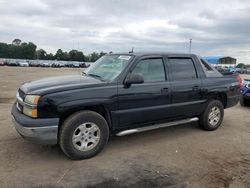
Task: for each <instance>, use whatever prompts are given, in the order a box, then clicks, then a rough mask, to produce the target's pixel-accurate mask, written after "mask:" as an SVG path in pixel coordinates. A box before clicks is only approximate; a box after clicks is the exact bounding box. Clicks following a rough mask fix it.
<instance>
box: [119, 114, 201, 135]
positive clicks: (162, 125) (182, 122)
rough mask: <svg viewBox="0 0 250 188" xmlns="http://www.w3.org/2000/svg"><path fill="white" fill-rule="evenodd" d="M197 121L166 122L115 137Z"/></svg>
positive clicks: (125, 132) (126, 131) (131, 130)
mask: <svg viewBox="0 0 250 188" xmlns="http://www.w3.org/2000/svg"><path fill="white" fill-rule="evenodd" d="M198 120H199V118H197V117H194V118H190V119H183V120H178V121H172V122H168V123H162V124H154V125H151V126H145V127H141V128H136V129H129V130H125V131H121V132H119V133H117V134H116V136H125V135H129V134H134V133H139V132H144V131H150V130H154V129H160V128H164V127H170V126H173V125H179V124H184V123H191V122H195V121H198Z"/></svg>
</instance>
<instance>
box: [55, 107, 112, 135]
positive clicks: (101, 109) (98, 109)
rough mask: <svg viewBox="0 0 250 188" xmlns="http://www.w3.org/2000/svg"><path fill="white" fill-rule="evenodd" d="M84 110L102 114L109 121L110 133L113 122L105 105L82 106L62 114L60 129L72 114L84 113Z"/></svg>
mask: <svg viewBox="0 0 250 188" xmlns="http://www.w3.org/2000/svg"><path fill="white" fill-rule="evenodd" d="M84 110H90V111H93V112H96V113H98V114H100V115H101V116H102V117H104V119H105V120H106V121H107V123H108V126H109V129H110V131H111V130H112V120H111V116H110V113H109V110H108V109H107V108H106V107H105V106H104V105H91V106H82V107H76V108H70V109H67V110H65V111H64V112H62V113H61V114H60V116H59V129H60V127H61V125H62V124H63V122H64V121H65V120H66V119H67V118H68V117H69V116H70V115H72V114H74V113H76V112H79V111H84Z"/></svg>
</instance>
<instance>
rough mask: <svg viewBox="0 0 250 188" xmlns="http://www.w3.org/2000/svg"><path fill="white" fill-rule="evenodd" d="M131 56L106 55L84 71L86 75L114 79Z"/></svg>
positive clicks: (108, 79)
mask: <svg viewBox="0 0 250 188" xmlns="http://www.w3.org/2000/svg"><path fill="white" fill-rule="evenodd" d="M130 59H131V56H129V55H106V56H103V57H101V58H100V59H98V60H97V61H96V62H95V63H94V64H93V65H92V66H90V67H89V69H88V70H87V71H86V74H87V75H88V76H92V77H96V78H99V79H102V80H107V81H112V80H114V79H115V78H116V77H117V76H118V75H119V74H120V73H121V72H122V70H123V69H124V67H126V66H127V64H128V62H129V60H130Z"/></svg>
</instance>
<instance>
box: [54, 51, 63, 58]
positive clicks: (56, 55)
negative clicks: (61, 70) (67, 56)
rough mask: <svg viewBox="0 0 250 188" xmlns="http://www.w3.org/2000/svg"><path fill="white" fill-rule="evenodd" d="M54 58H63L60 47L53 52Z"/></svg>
mask: <svg viewBox="0 0 250 188" xmlns="http://www.w3.org/2000/svg"><path fill="white" fill-rule="evenodd" d="M55 59H57V60H62V59H63V51H62V50H61V49H58V50H57V52H56V54H55Z"/></svg>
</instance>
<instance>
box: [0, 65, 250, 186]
mask: <svg viewBox="0 0 250 188" xmlns="http://www.w3.org/2000/svg"><path fill="white" fill-rule="evenodd" d="M65 74H80V69H64V68H61V69H52V68H21V67H19V68H18V67H0V187H88V188H92V187H101V188H103V187H104V188H105V187H107V188H125V187H143V188H147V187H195V188H196V187H197V188H201V187H230V188H236V187H237V188H243V187H250V113H249V112H250V107H245V108H243V107H241V106H239V105H237V106H235V107H233V108H230V109H227V110H225V119H224V122H223V124H222V126H221V128H219V129H218V130H217V131H214V132H206V131H203V130H200V129H199V127H198V124H197V123H193V124H185V125H179V126H175V127H169V128H164V129H161V130H155V131H150V132H145V133H140V134H136V135H130V136H124V137H113V138H111V139H110V141H109V143H108V145H107V146H106V148H105V149H104V151H103V152H101V153H100V154H99V155H98V156H96V157H94V158H92V159H88V160H82V161H71V160H69V159H68V158H67V157H65V156H64V154H63V153H62V152H61V151H60V149H59V147H58V146H40V145H34V144H31V143H29V142H27V141H25V140H23V139H22V138H21V137H20V136H19V135H18V134H17V132H16V131H15V129H14V127H13V125H12V122H11V116H10V108H11V105H12V103H13V102H14V100H15V94H16V90H17V89H18V87H19V86H20V84H21V83H23V82H24V81H29V80H34V79H38V78H42V77H47V76H54V75H65Z"/></svg>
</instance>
